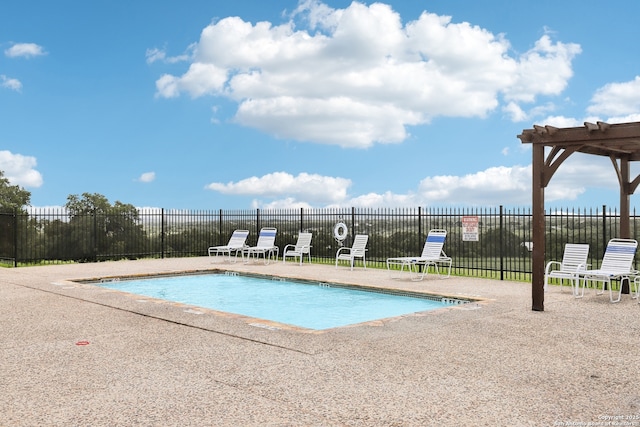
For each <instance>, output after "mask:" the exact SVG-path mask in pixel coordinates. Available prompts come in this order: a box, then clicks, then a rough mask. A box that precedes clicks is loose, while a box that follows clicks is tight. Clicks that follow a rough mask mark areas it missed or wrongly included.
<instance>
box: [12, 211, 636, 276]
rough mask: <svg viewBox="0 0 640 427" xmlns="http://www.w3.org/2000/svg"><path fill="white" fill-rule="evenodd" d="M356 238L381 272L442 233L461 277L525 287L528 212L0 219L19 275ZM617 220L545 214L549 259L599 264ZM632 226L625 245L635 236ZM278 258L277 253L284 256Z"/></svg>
mask: <svg viewBox="0 0 640 427" xmlns="http://www.w3.org/2000/svg"><path fill="white" fill-rule="evenodd" d="M464 217H471V218H475V219H476V220H477V224H478V230H477V236H478V240H477V241H468V240H465V239H463V227H462V226H463V223H462V220H463V218H464ZM338 222H344V223H345V224H346V225H347V226H348V229H349V234H348V236H347V240H346V241H345V242H344V244H345V245H346V246H350V244H351V239H352V238H353V236H354V235H355V234H368V235H369V244H368V253H367V261H368V264H369V263H370V264H372V265H373V266H380V267H381V266H383V265H384V263H385V261H386V259H387V258H389V257H395V256H403V255H414V254H416V255H417V254H419V253H420V252H421V251H422V246H423V244H424V239H425V238H426V235H427V233H428V232H429V230H430V229H434V228H443V229H446V230H447V231H448V237H447V241H446V244H445V251H446V252H447V255H449V256H450V257H452V258H453V270H452V271H453V273H454V274H458V275H467V276H478V277H494V278H499V279H504V280H524V279H527V278H528V277H529V275H530V273H531V253H530V250H531V247H532V237H531V236H532V231H531V222H532V214H531V211H530V209H519V208H516V209H505V208H504V207H502V206H500V207H496V208H426V209H425V208H422V207H418V208H396V209H362V208H348V209H282V210H260V209H256V210H211V211H175V210H165V209H156V210H139V211H138V212H137V215H133V216H131V215H130V214H123V213H122V212H119V211H117V210H114V211H113V212H111V211H108V212H94V213H89V214H76V215H71V213H70V212H68V211H67V210H65V209H57V210H54V209H32V210H30V211H26V212H23V211H17V210H16V211H14V212H5V213H0V261H2V262H3V263H4V264H8V265H13V266H19V265H31V264H40V263H64V262H89V261H104V260H115V259H138V258H165V257H188V256H202V255H205V254H206V253H207V248H208V247H209V246H215V245H222V244H225V243H226V242H227V241H228V239H229V236H230V235H231V233H232V232H233V230H235V229H247V230H249V231H250V235H249V239H248V241H247V243H248V244H251V245H253V244H255V243H256V240H257V236H258V232H259V230H260V229H261V228H262V227H276V228H277V229H278V234H277V237H276V245H277V246H279V247H280V249H281V250H282V248H283V247H284V246H285V245H286V244H289V243H295V241H296V237H297V234H298V232H299V231H310V232H312V233H313V242H312V244H313V247H312V258H313V261H314V262H318V263H332V262H334V260H335V253H336V251H337V249H338V248H339V246H340V243H339V242H338V241H336V240H335V239H334V237H333V228H334V226H335V224H336V223H338ZM619 223H620V217H619V214H618V213H617V212H616V211H613V212H611V211H607V207H606V206H602V209H601V210H599V209H595V210H594V209H589V210H587V209H583V210H580V209H577V210H576V209H570V210H569V209H567V210H557V211H553V212H550V213H547V214H546V248H545V253H546V258H547V260H558V259H561V258H562V252H563V249H564V244H565V243H569V242H572V243H588V244H589V245H590V248H591V250H590V253H589V256H590V260H589V262H590V263H591V265H592V266H594V268H595V266H597V264H598V262H599V260H600V259H601V258H602V254H603V253H604V249H605V247H606V243H607V241H608V240H609V239H610V238H612V237H618V234H617V233H618V230H619ZM636 224H637V217H636V215H635V211H634V212H633V215H632V216H631V237H632V238H636V236H637V230H638V228H637V226H636ZM281 253H282V251H281Z"/></svg>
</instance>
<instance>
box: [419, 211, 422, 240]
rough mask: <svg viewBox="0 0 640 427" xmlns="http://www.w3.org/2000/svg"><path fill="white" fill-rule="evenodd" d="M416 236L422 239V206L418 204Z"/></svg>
mask: <svg viewBox="0 0 640 427" xmlns="http://www.w3.org/2000/svg"><path fill="white" fill-rule="evenodd" d="M418 238H419V239H421V240H423V239H422V206H418Z"/></svg>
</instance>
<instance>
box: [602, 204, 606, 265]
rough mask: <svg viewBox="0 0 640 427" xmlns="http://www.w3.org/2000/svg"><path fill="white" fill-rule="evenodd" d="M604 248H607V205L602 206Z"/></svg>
mask: <svg viewBox="0 0 640 427" xmlns="http://www.w3.org/2000/svg"><path fill="white" fill-rule="evenodd" d="M602 247H603V248H605V250H606V248H607V205H602ZM603 253H604V252H603Z"/></svg>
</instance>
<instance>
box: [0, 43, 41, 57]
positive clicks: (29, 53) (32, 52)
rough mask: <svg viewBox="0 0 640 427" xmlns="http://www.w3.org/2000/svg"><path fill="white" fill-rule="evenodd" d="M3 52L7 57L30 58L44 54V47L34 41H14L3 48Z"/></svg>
mask: <svg viewBox="0 0 640 427" xmlns="http://www.w3.org/2000/svg"><path fill="white" fill-rule="evenodd" d="M4 54H5V55H6V56H8V57H9V58H17V57H24V58H31V57H33V56H42V55H46V52H45V51H44V48H43V47H42V46H39V45H37V44H35V43H15V44H14V45H13V46H11V47H10V48H8V49H5V51H4Z"/></svg>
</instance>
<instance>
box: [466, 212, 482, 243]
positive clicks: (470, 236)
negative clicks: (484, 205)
mask: <svg viewBox="0 0 640 427" xmlns="http://www.w3.org/2000/svg"><path fill="white" fill-rule="evenodd" d="M478 240H479V239H478V217H477V216H463V217H462V241H463V242H477V241H478Z"/></svg>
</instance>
